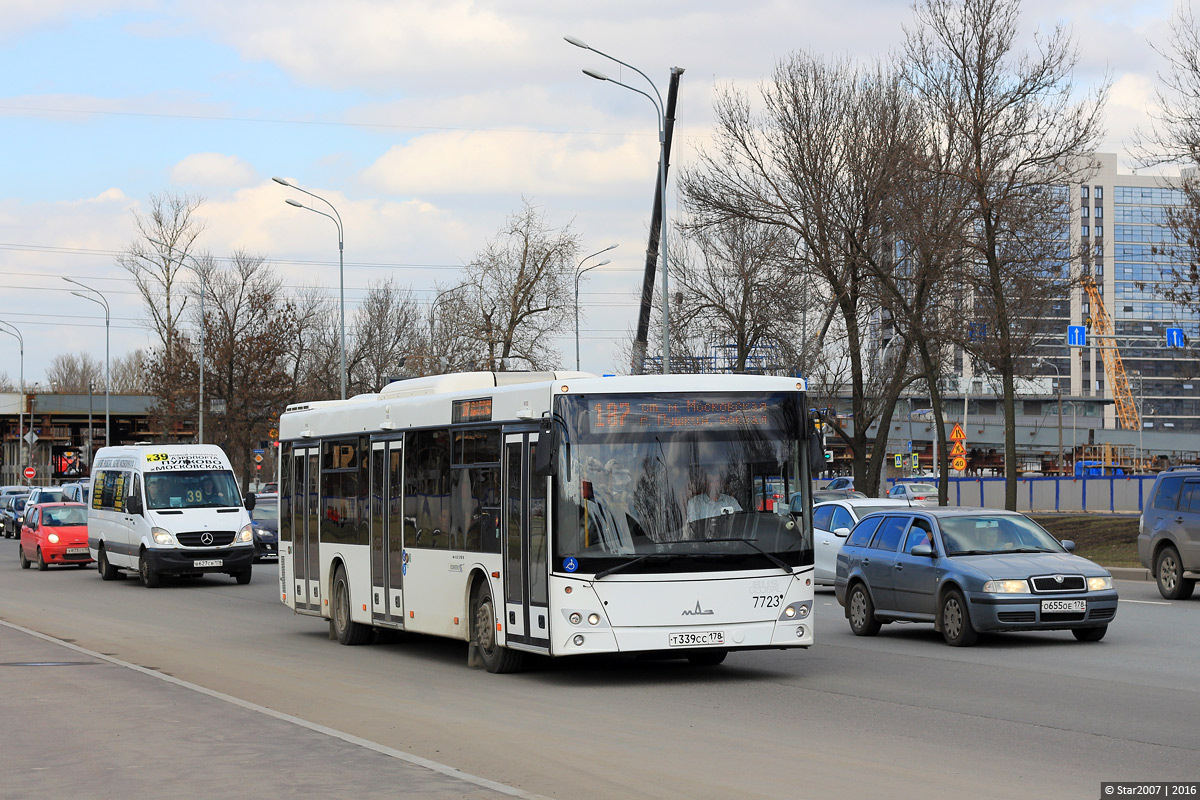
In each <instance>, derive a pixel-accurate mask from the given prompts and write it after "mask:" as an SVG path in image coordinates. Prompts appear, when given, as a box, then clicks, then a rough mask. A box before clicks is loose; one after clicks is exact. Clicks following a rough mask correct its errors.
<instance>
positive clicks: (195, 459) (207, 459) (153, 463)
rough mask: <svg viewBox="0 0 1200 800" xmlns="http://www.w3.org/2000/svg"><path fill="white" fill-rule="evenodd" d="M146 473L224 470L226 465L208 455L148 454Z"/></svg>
mask: <svg viewBox="0 0 1200 800" xmlns="http://www.w3.org/2000/svg"><path fill="white" fill-rule="evenodd" d="M142 469H143V471H145V472H170V471H176V470H192V469H203V470H224V469H225V464H224V463H223V462H222V461H221V459H220V458H219V457H217V456H215V455H210V454H208V453H146V465H145V466H144V467H143V468H142Z"/></svg>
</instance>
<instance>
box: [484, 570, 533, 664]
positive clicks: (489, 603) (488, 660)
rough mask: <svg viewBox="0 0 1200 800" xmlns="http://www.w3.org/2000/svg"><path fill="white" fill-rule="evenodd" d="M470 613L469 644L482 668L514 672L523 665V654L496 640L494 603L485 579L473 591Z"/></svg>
mask: <svg viewBox="0 0 1200 800" xmlns="http://www.w3.org/2000/svg"><path fill="white" fill-rule="evenodd" d="M472 606H473V608H472V613H471V620H472V623H471V644H472V646H474V647H475V649H476V651H477V652H478V653H479V659H480V661H482V662H483V668H484V669H486V670H487V671H488V672H491V673H494V674H502V673H507V672H516V671H518V670H519V669H521V667H523V666H524V665H525V654H524V653H521V652H518V651H516V650H510V649H508V648H507V647H504V646H503V645H501V644H498V643H497V642H496V603H495V601H494V600H492V589H491V587H490V586H488V583H487V581H484V582H483V583H481V584H480V585H479V588H478V589H477V590H476V591H475V600H474V603H473V604H472Z"/></svg>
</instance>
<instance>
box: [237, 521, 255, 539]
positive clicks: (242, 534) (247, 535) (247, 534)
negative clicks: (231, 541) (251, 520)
mask: <svg viewBox="0 0 1200 800" xmlns="http://www.w3.org/2000/svg"><path fill="white" fill-rule="evenodd" d="M235 541H238V542H253V541H254V526H253V525H243V526H242V529H241V530H240V531H238V535H237V539H236V540H235Z"/></svg>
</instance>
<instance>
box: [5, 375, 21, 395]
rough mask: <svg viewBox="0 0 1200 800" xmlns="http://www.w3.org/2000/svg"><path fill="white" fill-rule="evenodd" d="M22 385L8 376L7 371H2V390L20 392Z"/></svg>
mask: <svg viewBox="0 0 1200 800" xmlns="http://www.w3.org/2000/svg"><path fill="white" fill-rule="evenodd" d="M19 391H21V387H19V386H17V384H16V382H14V381H13V379H12V378H10V377H8V373H7V372H0V392H19Z"/></svg>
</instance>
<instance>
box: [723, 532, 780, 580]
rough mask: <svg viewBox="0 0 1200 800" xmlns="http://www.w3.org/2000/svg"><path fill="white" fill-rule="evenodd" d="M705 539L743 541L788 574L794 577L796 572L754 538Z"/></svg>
mask: <svg viewBox="0 0 1200 800" xmlns="http://www.w3.org/2000/svg"><path fill="white" fill-rule="evenodd" d="M705 541H706V542H743V543H745V544H748V545H750V546H751V547H753V548H754V549H755V550H757V551H758V552H760V553H762V554H763V555H764V556H766V557H767V560H769V561H770V562H771V563H772V564H774V565H775V566H777V567H779V568H780V569H782V570H783V571H784V572H786V573H787V574H788V575H792V576H793V577H794V576H795V574H796V573H794V572H793V571H792V568H791V567H789V566H788V564H787V562H786V561H784V560H783V559H782V558H780V557H779V556H777V555H775V554H774V553H770V552H767V551H766V550H764V549H763V548H761V547H759V546H758V544H757V540H755V539H736V538H735V539H705Z"/></svg>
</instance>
